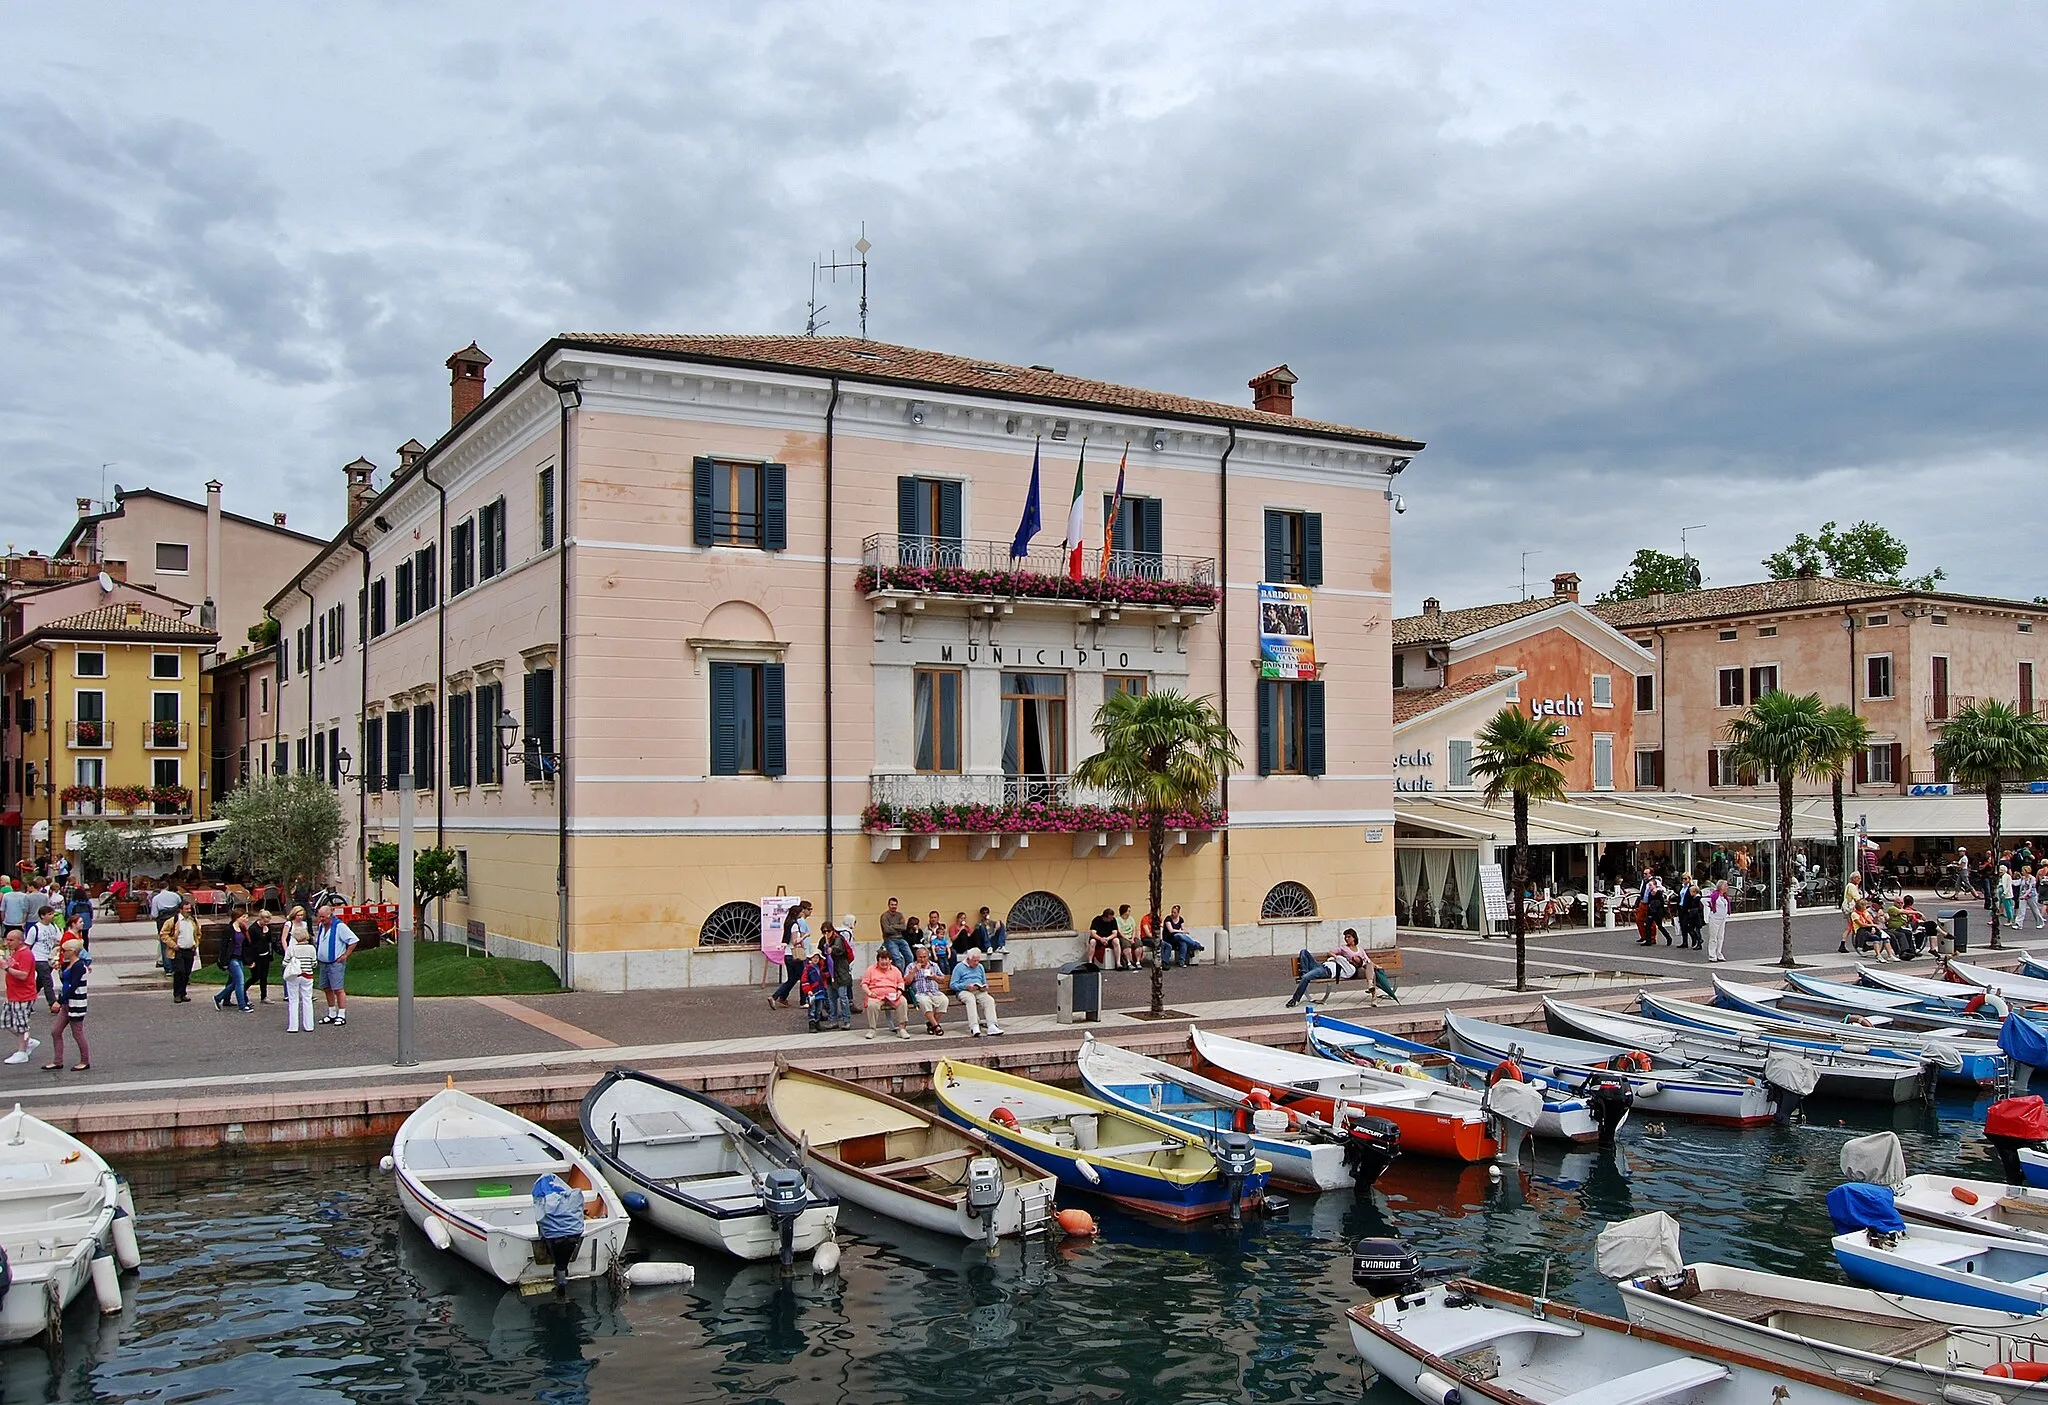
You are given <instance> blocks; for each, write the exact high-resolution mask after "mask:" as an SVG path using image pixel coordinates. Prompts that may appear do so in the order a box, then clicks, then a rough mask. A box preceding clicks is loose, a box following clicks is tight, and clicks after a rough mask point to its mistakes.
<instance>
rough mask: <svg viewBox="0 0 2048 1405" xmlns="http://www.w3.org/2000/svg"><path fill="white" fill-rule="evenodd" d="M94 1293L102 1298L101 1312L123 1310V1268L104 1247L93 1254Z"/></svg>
mask: <svg viewBox="0 0 2048 1405" xmlns="http://www.w3.org/2000/svg"><path fill="white" fill-rule="evenodd" d="M92 1295H93V1296H94V1297H96V1298H98V1299H99V1300H100V1311H101V1312H119V1311H120V1310H121V1270H120V1269H118V1268H116V1267H115V1266H114V1256H113V1255H112V1254H110V1253H108V1252H107V1251H106V1249H105V1248H104V1247H102V1248H100V1249H99V1250H98V1251H96V1252H95V1253H94V1254H93V1256H92Z"/></svg>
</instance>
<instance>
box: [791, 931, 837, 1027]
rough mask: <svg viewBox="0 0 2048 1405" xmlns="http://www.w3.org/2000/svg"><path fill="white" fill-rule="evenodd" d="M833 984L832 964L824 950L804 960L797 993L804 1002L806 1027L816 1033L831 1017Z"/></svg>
mask: <svg viewBox="0 0 2048 1405" xmlns="http://www.w3.org/2000/svg"><path fill="white" fill-rule="evenodd" d="M831 984H832V966H831V963H830V962H829V961H828V960H827V959H826V957H825V953H824V952H822V951H819V952H815V953H813V954H812V956H811V959H810V960H808V961H806V962H804V974H803V979H802V980H801V982H799V983H798V985H797V994H798V995H799V996H801V997H802V999H803V1002H804V1027H805V1028H806V1029H808V1030H809V1031H810V1032H811V1033H812V1034H816V1033H817V1032H818V1031H819V1030H820V1029H822V1028H823V1027H824V1025H825V1022H826V1021H827V1020H828V1019H829V1018H830V1017H831V1016H830V1010H829V1005H830V1001H831V995H830V993H829V990H830V987H831Z"/></svg>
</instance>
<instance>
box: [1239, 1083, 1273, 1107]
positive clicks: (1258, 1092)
mask: <svg viewBox="0 0 2048 1405" xmlns="http://www.w3.org/2000/svg"><path fill="white" fill-rule="evenodd" d="M1244 1100H1245V1101H1246V1102H1247V1103H1249V1104H1251V1105H1252V1106H1253V1107H1255V1108H1259V1109H1260V1110H1262V1111H1263V1110H1264V1109H1266V1108H1269V1107H1271V1106H1272V1105H1273V1095H1272V1094H1271V1093H1269V1092H1267V1091H1266V1090H1265V1089H1264V1088H1254V1089H1252V1090H1251V1091H1250V1092H1249V1093H1246V1094H1245V1095H1244Z"/></svg>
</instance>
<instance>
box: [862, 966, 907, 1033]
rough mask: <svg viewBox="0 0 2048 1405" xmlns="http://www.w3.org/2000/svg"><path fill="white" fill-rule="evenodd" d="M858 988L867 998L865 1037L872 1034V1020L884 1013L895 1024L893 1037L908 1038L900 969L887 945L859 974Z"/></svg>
mask: <svg viewBox="0 0 2048 1405" xmlns="http://www.w3.org/2000/svg"><path fill="white" fill-rule="evenodd" d="M860 988H861V990H862V991H863V992H865V993H866V995H867V998H868V1038H870V1039H873V1038H874V1037H875V1024H876V1022H877V1021H878V1020H880V1019H882V1018H883V1017H885V1016H886V1017H888V1018H890V1019H891V1020H893V1021H894V1023H895V1025H896V1037H897V1038H898V1039H908V1038H909V1037H910V1013H909V1009H908V1002H906V1001H905V1000H904V998H903V972H902V970H901V969H900V968H899V967H898V966H897V965H896V958H895V957H893V956H891V955H890V954H889V948H887V947H886V946H885V947H883V948H882V949H881V950H880V951H878V952H876V953H875V963H874V965H872V966H870V967H868V969H867V971H866V973H865V974H863V975H862V976H861V978H860Z"/></svg>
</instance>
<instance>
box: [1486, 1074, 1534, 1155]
mask: <svg viewBox="0 0 2048 1405" xmlns="http://www.w3.org/2000/svg"><path fill="white" fill-rule="evenodd" d="M1486 1110H1487V1112H1488V1113H1489V1114H1490V1115H1491V1116H1492V1118H1493V1122H1494V1126H1495V1128H1496V1131H1495V1133H1494V1139H1495V1140H1496V1141H1497V1142H1499V1143H1500V1151H1499V1153H1498V1154H1497V1156H1496V1158H1495V1159H1496V1160H1497V1161H1498V1162H1499V1163H1500V1164H1501V1165H1503V1166H1519V1165H1521V1164H1522V1139H1523V1138H1524V1137H1526V1136H1528V1135H1529V1134H1530V1133H1531V1132H1533V1131H1534V1130H1535V1129H1536V1119H1537V1118H1538V1117H1540V1116H1542V1115H1543V1094H1542V1093H1541V1092H1540V1091H1538V1089H1537V1088H1536V1087H1535V1085H1533V1084H1529V1083H1524V1082H1522V1081H1521V1080H1520V1079H1515V1078H1506V1079H1502V1080H1501V1081H1500V1082H1498V1083H1496V1084H1494V1085H1493V1086H1492V1087H1491V1088H1488V1089H1487V1090H1486Z"/></svg>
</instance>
